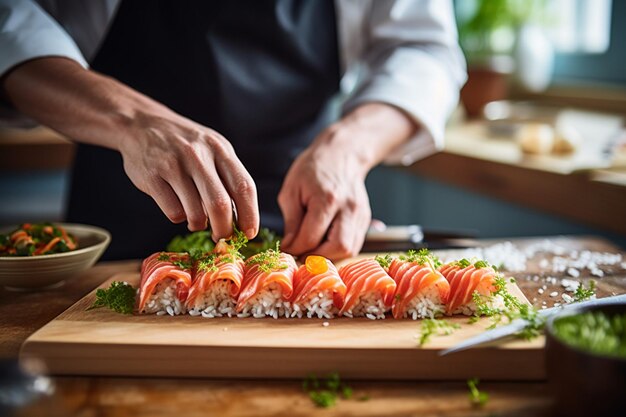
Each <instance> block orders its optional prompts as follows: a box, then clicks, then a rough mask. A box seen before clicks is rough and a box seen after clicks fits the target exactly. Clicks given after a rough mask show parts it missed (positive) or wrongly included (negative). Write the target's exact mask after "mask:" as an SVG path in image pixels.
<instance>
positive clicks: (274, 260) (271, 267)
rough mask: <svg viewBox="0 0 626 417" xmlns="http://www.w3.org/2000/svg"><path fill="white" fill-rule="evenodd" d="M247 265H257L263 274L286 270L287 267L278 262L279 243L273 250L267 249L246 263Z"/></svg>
mask: <svg viewBox="0 0 626 417" xmlns="http://www.w3.org/2000/svg"><path fill="white" fill-rule="evenodd" d="M246 264H247V265H258V266H259V269H260V270H261V271H263V272H268V273H269V272H274V271H280V270H282V269H287V268H288V267H289V266H288V265H287V264H285V263H282V262H281V260H280V242H278V241H277V242H276V244H275V247H274V249H267V250H265V251H263V252H261V253H259V254H257V255H255V256H253V257H252V258H249V259H248V260H247V261H246Z"/></svg>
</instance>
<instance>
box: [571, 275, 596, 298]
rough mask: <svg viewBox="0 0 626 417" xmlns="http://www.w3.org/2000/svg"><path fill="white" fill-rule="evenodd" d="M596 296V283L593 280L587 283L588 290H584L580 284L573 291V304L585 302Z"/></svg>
mask: <svg viewBox="0 0 626 417" xmlns="http://www.w3.org/2000/svg"><path fill="white" fill-rule="evenodd" d="M595 295H596V282H595V281H594V280H591V281H589V288H585V286H584V285H583V283H582V282H581V283H580V284H579V285H578V288H576V291H574V302H578V301H585V300H588V299H590V298H592V297H594V296H595Z"/></svg>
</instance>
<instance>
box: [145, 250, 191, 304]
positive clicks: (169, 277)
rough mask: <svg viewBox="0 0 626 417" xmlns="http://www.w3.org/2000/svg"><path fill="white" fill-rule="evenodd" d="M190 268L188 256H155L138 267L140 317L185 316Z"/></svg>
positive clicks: (162, 253) (175, 254)
mask: <svg viewBox="0 0 626 417" xmlns="http://www.w3.org/2000/svg"><path fill="white" fill-rule="evenodd" d="M192 266H193V265H192V262H191V259H190V257H189V255H188V254H182V253H173V252H157V253H154V254H152V255H150V256H149V257H147V258H146V259H145V260H144V261H143V263H142V265H141V283H140V285H139V301H138V307H137V309H138V311H139V313H145V314H157V315H162V314H169V315H170V316H174V315H178V314H183V313H185V302H186V300H187V296H188V294H189V289H190V287H191V281H192V278H191V272H192Z"/></svg>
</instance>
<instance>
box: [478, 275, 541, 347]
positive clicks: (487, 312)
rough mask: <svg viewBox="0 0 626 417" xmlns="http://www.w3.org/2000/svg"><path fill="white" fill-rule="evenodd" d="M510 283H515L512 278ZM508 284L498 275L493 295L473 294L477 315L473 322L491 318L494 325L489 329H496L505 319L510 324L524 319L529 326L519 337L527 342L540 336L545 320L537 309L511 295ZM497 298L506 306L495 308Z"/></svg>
mask: <svg viewBox="0 0 626 417" xmlns="http://www.w3.org/2000/svg"><path fill="white" fill-rule="evenodd" d="M509 281H510V282H515V280H514V279H512V278H511V279H510V280H509ZM506 284H507V283H506V279H505V278H504V277H503V276H502V275H497V276H496V279H495V282H494V287H495V288H496V289H495V291H493V292H492V293H491V295H489V296H485V295H481V294H479V293H478V292H474V293H473V294H472V300H473V301H474V304H475V305H476V314H475V318H473V319H471V320H472V321H471V322H472V323H475V322H476V321H478V318H479V317H480V316H487V317H491V318H492V324H491V326H490V327H489V328H494V327H496V326H497V325H498V324H500V323H501V322H502V321H503V320H504V319H505V318H506V319H507V320H508V321H509V322H511V321H513V320H515V319H524V320H526V321H527V322H528V324H527V325H526V327H524V329H523V330H522V331H521V332H519V333H518V334H517V336H518V337H520V338H522V339H526V340H530V339H533V338H535V337H537V336H539V335H540V334H541V332H542V331H543V328H544V326H545V319H544V318H542V317H541V316H539V312H538V310H537V309H535V308H534V307H532V306H530V305H528V304H524V303H521V302H520V301H519V300H518V299H517V298H516V297H515V296H513V295H511V294H510V293H509V291H508V290H507V287H506ZM496 297H498V298H500V299H501V300H502V301H503V304H504V306H503V307H502V308H498V307H494V306H493V301H494V299H495V298H496Z"/></svg>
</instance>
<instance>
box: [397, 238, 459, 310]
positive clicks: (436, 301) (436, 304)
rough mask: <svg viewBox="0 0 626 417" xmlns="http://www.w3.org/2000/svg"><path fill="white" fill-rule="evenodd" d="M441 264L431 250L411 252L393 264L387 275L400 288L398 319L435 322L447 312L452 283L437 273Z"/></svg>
mask: <svg viewBox="0 0 626 417" xmlns="http://www.w3.org/2000/svg"><path fill="white" fill-rule="evenodd" d="M440 265H441V263H440V262H439V259H437V257H436V256H434V255H432V254H430V253H429V252H428V251H427V250H421V251H419V252H415V251H408V252H407V254H406V255H401V256H400V257H399V258H395V259H393V260H392V261H391V262H390V263H389V267H388V268H387V272H388V274H389V276H391V277H392V278H393V279H394V281H395V282H396V285H397V288H396V294H395V296H394V300H393V305H392V307H391V311H392V313H393V317H394V318H396V319H401V318H411V319H413V320H417V319H421V318H431V319H432V318H435V317H437V316H440V315H442V314H444V313H445V311H446V304H447V302H448V297H449V296H450V284H449V283H448V281H447V280H446V279H445V278H444V276H443V275H442V274H441V273H440V272H439V271H438V270H437V267H438V266H440Z"/></svg>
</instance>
